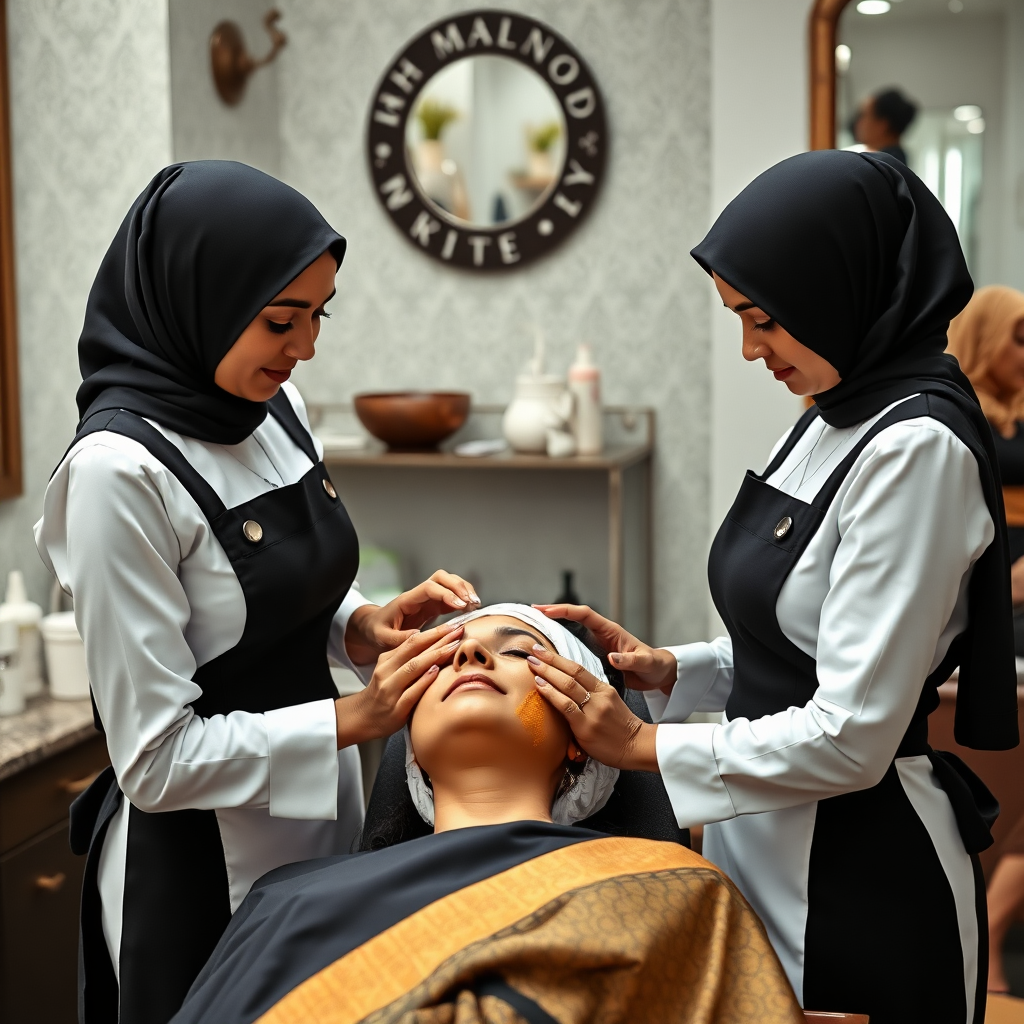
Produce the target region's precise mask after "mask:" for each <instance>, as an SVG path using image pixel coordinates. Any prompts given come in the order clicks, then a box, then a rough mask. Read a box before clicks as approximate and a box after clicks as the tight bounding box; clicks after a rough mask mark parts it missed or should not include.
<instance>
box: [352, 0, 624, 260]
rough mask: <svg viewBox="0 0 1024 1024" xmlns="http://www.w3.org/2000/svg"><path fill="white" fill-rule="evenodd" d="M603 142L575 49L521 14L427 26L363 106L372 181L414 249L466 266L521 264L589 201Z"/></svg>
mask: <svg viewBox="0 0 1024 1024" xmlns="http://www.w3.org/2000/svg"><path fill="white" fill-rule="evenodd" d="M606 146H607V137H606V129H605V117H604V108H603V105H602V102H601V95H600V93H599V92H598V89H597V85H596V84H595V82H594V79H593V76H592V75H591V73H590V71H589V69H588V68H587V66H586V64H585V62H584V61H583V58H582V57H580V55H579V54H578V53H576V51H575V50H574V49H573V48H572V47H571V46H570V45H569V44H568V43H567V42H566V41H565V40H564V39H562V37H561V36H559V35H558V34H557V33H555V32H553V31H552V30H551V29H550V28H548V27H547V26H546V25H543V24H542V23H541V22H539V21H535V20H534V19H532V18H525V17H522V16H521V15H518V14H510V13H506V12H504V11H492V10H486V11H469V12H467V13H465V14H460V15H458V16H457V17H455V18H451V19H446V20H445V21H441V22H438V23H437V24H435V25H431V26H430V27H429V28H427V29H426V30H425V31H424V32H422V33H421V34H420V35H419V36H417V37H416V38H415V39H414V40H413V41H412V42H411V43H410V44H409V45H408V46H407V47H406V49H405V50H404V51H403V52H402V53H401V54H399V56H398V57H397V58H396V60H395V61H394V63H393V64H392V66H391V67H390V68H389V69H388V70H387V71H386V72H385V74H384V77H383V78H382V79H381V82H380V84H379V86H378V87H377V91H376V93H375V94H374V103H373V106H372V108H371V111H370V121H369V130H368V157H369V162H370V172H371V174H372V176H373V182H374V190H375V191H376V193H377V196H378V198H379V199H380V201H381V204H382V205H383V207H384V210H385V211H386V212H387V214H388V216H389V217H390V218H391V220H392V221H393V222H394V224H395V225H396V226H397V227H398V229H399V230H400V231H401V232H402V233H403V235H405V236H406V238H408V239H409V241H410V242H411V243H412V244H413V245H415V246H416V247H417V248H419V249H422V250H423V251H424V252H427V253H429V254H430V255H431V256H433V257H435V258H436V259H439V260H441V261H443V262H445V263H453V264H456V265H458V266H462V267H468V268H470V269H474V270H498V269H508V268H511V267H515V266H521V265H522V264H523V263H526V262H527V261H528V260H531V259H534V258H535V257H537V256H539V255H541V254H542V253H544V252H547V251H548V250H549V249H551V248H553V247H554V246H555V245H557V244H558V243H559V242H561V241H562V239H564V238H565V237H567V236H568V234H569V233H570V232H571V231H572V230H573V229H574V228H575V227H576V225H577V224H578V223H579V222H580V221H581V220H582V219H583V217H584V215H585V214H586V213H587V211H588V210H589V209H590V207H591V206H592V205H593V202H594V199H595V196H596V194H597V190H598V185H599V184H600V180H601V175H602V171H603V169H604V158H605V149H606Z"/></svg>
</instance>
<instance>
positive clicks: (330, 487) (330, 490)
mask: <svg viewBox="0 0 1024 1024" xmlns="http://www.w3.org/2000/svg"><path fill="white" fill-rule="evenodd" d="M324 490H325V491H326V492H327V493H328V494H329V495H330V496H331V497H332V498H336V497H337V496H338V492H337V491H336V490H335V489H334V484H332V483H331V481H330V480H328V479H327V477H324Z"/></svg>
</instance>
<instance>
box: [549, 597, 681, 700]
mask: <svg viewBox="0 0 1024 1024" xmlns="http://www.w3.org/2000/svg"><path fill="white" fill-rule="evenodd" d="M533 607H534V608H536V609H537V610H538V611H542V612H543V613H544V614H545V615H547V616H548V618H550V619H572V620H573V621H574V622H579V623H581V624H582V625H584V626H586V627H587V629H589V630H590V632H591V633H593V634H594V637H595V639H596V640H597V642H598V643H599V644H600V645H601V646H602V647H603V648H604V649H605V650H606V651H607V652H608V660H609V661H610V662H611V663H612V665H613V666H614V667H615V668H617V669H618V670H619V671H620V672H621V673H622V674H623V676H625V679H626V685H627V686H628V687H629V688H630V689H631V690H662V691H663V692H664V693H670V692H671V690H672V687H673V686H674V685H675V682H676V675H677V674H678V671H679V668H678V666H677V665H676V659H675V657H674V656H673V655H672V652H671V651H666V650H664V649H663V648H660V647H648V646H647V644H645V643H644V642H643V641H642V640H637V638H636V637H635V636H633V634H632V633H627V632H626V631H625V630H624V629H623V628H622V627H621V626H620V625H619V624H618V623H616V622H612V620H611V619H606V618H605V617H604V616H603V615H598V613H597V612H595V611H594V609H593V608H589V607H588V606H587V605H585V604H535V605H534V606H533Z"/></svg>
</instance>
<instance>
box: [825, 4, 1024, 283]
mask: <svg viewBox="0 0 1024 1024" xmlns="http://www.w3.org/2000/svg"><path fill="white" fill-rule="evenodd" d="M1022 15H1024V11H1019V10H1018V9H1017V4H1016V0H817V3H816V4H815V6H814V10H813V13H812V16H811V76H812V79H811V147H812V148H814V149H822V148H829V147H833V146H835V147H838V148H848V149H858V148H868V149H882V150H885V149H888V150H889V151H891V152H893V153H894V154H896V155H899V156H901V157H902V158H903V159H905V160H906V163H907V164H908V166H909V167H910V168H911V169H912V170H913V171H915V172H916V173H917V174H918V176H919V177H920V178H921V179H922V180H923V181H924V182H925V184H926V185H928V187H929V188H930V189H931V190H932V191H933V192H934V193H935V195H936V196H937V197H938V199H939V201H940V202H941V203H942V205H943V206H944V207H945V209H946V212H947V213H948V214H949V216H950V219H951V220H952V221H953V223H954V224H955V225H956V228H957V232H958V233H959V236H960V242H961V245H962V246H963V250H964V254H965V256H966V257H967V263H968V266H969V267H970V269H971V274H972V276H973V277H974V280H975V283H976V284H977V285H984V284H994V283H1003V284H1010V285H1013V286H1015V287H1018V288H1021V287H1024V146H1022V141H1024V140H1022V139H1021V138H1018V131H1017V130H1016V129H1015V127H1014V126H1015V124H1017V123H1020V122H1021V120H1022V113H1024V112H1022V111H1021V110H1020V104H1021V100H1020V98H1019V97H1020V96H1021V95H1022V93H1021V90H1022V87H1024V72H1022V70H1021V68H1022V66H1024V21H1022ZM889 128H893V129H894V130H893V131H892V132H889V131H888V129H889ZM896 129H898V131H897V130H896Z"/></svg>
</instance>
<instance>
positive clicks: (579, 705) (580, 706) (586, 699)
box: [576, 690, 593, 711]
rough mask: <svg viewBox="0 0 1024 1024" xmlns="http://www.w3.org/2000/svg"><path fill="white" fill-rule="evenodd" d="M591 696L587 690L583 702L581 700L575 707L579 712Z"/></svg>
mask: <svg viewBox="0 0 1024 1024" xmlns="http://www.w3.org/2000/svg"><path fill="white" fill-rule="evenodd" d="M592 696H593V694H592V693H591V692H590V691H589V690H587V695H586V697H584V698H583V700H581V701H580V702H579V704H577V705H576V706H577V707H578V708H579V709H580V711H582V710H583V707H584V705H585V704H586V703H587V701H588V700H590V698H591V697H592Z"/></svg>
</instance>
